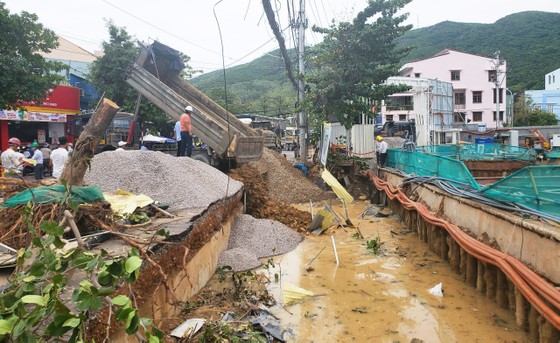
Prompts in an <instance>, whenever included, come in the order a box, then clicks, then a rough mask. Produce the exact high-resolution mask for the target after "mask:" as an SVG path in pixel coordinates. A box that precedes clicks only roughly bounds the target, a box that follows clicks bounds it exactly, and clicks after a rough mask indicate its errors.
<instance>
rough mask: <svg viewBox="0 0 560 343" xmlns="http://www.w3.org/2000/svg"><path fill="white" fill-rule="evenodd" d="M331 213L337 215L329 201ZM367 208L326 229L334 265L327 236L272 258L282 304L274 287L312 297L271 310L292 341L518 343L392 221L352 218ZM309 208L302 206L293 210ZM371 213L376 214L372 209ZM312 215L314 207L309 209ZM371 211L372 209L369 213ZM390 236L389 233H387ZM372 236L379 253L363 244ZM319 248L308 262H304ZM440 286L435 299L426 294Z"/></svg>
mask: <svg viewBox="0 0 560 343" xmlns="http://www.w3.org/2000/svg"><path fill="white" fill-rule="evenodd" d="M333 205H334V208H335V211H336V212H338V213H341V214H342V213H344V212H343V211H344V210H343V209H342V208H341V207H340V206H337V205H336V203H333ZM368 207H369V204H368V203H366V202H363V201H357V202H356V204H353V205H350V207H349V217H350V219H351V221H352V222H353V223H354V224H355V225H359V228H360V231H361V232H362V233H363V235H364V238H365V239H363V240H362V239H356V238H354V237H352V235H353V234H354V233H356V230H355V229H352V228H347V229H346V231H345V230H343V229H337V230H335V231H334V233H333V236H334V238H335V242H336V247H337V250H338V255H339V260H340V264H339V265H338V266H337V264H336V259H335V256H334V252H333V248H332V245H331V237H330V234H329V235H321V236H310V237H308V238H307V239H306V240H304V241H303V242H302V243H301V244H300V245H299V246H298V248H297V249H296V250H294V251H292V252H290V253H288V254H286V255H283V256H279V257H276V258H275V262H276V270H274V271H272V272H271V273H279V274H281V279H280V282H278V283H274V284H272V285H271V290H272V292H273V293H274V295H275V297H276V299H279V302H282V288H283V285H285V284H288V283H290V284H293V285H296V286H299V287H302V288H304V289H307V290H310V291H313V292H314V293H315V294H316V296H314V297H311V298H309V299H307V300H306V301H303V302H301V303H298V304H293V305H288V306H283V307H282V306H279V307H277V308H275V309H274V314H275V315H276V316H278V317H279V318H280V319H281V320H282V323H283V325H285V327H289V328H290V329H291V330H292V332H293V335H292V336H291V338H290V341H293V342H351V341H355V342H410V341H411V340H412V339H414V338H416V339H420V340H423V341H425V342H525V341H529V339H528V337H527V335H526V334H525V333H524V332H522V331H520V330H518V329H516V327H515V318H514V316H513V314H512V313H510V312H509V311H507V310H504V309H501V308H499V307H498V306H497V305H496V304H495V303H494V302H493V301H490V300H487V299H486V298H485V297H484V296H483V295H481V294H479V293H477V291H476V290H475V289H474V288H472V287H469V286H467V285H466V284H465V283H463V282H462V281H461V280H460V279H459V277H458V275H456V274H454V273H453V272H452V271H451V269H450V267H449V265H448V264H447V263H446V262H444V261H442V260H441V259H440V258H439V257H438V256H436V255H435V254H433V253H431V252H430V251H428V250H427V248H426V245H424V244H423V243H421V242H419V240H418V237H417V236H416V234H414V233H409V232H407V231H406V228H405V227H404V226H403V225H402V223H400V222H399V220H398V219H397V218H392V217H389V218H375V217H373V216H366V217H365V219H363V220H357V219H356V218H357V217H358V216H359V215H360V214H361V213H362V212H363V211H364V210H365V209H366V208H368ZM301 208H302V209H309V205H307V206H301ZM375 209H376V208H375ZM315 210H317V209H315ZM376 210H377V209H376ZM391 231H393V233H391ZM378 235H379V237H380V239H381V241H382V242H384V244H383V246H382V253H380V254H379V256H375V255H373V254H372V253H370V252H368V250H367V249H366V247H365V246H364V245H363V244H364V242H365V241H366V240H371V239H374V238H375V237H377V236H378ZM323 247H326V248H325V249H324V250H323V252H322V253H321V254H319V256H318V257H317V258H316V259H315V260H314V261H313V262H312V264H311V267H312V268H313V270H311V269H308V267H309V261H311V260H312V259H313V257H315V256H316V255H317V254H318V253H319V252H320V251H321V249H323ZM439 282H442V283H443V289H444V296H443V298H438V297H435V296H433V295H431V294H429V292H428V290H429V289H430V288H431V287H433V286H434V285H436V284H437V283H439Z"/></svg>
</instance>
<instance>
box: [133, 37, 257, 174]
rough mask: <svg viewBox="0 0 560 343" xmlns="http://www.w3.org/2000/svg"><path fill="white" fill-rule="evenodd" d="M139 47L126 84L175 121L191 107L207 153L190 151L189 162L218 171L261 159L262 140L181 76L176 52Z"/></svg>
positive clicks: (159, 46) (161, 46)
mask: <svg viewBox="0 0 560 343" xmlns="http://www.w3.org/2000/svg"><path fill="white" fill-rule="evenodd" d="M139 46H140V53H139V55H138V57H137V59H136V62H135V63H134V65H132V66H131V67H130V68H129V70H128V71H127V74H126V82H127V83H128V84H129V85H130V86H132V87H133V88H134V89H135V90H137V91H138V92H139V93H140V94H142V96H144V97H146V98H147V99H148V100H150V101H151V102H152V103H154V104H155V105H156V106H157V107H159V108H160V109H161V110H162V111H164V112H165V113H166V114H167V115H168V116H169V117H170V118H172V119H174V120H179V117H180V116H181V114H182V113H183V112H184V108H185V107H186V106H187V105H190V106H192V107H193V109H194V112H193V113H192V114H191V123H192V131H193V134H194V135H196V136H197V137H199V138H200V139H201V140H202V141H203V142H204V143H205V144H206V146H207V149H206V150H203V151H200V150H196V151H193V156H192V158H194V159H197V160H200V161H203V162H206V163H208V164H211V165H214V166H217V167H218V166H220V165H221V166H229V165H231V164H232V163H235V164H240V163H245V162H251V161H256V160H259V159H260V158H261V156H262V153H263V147H264V138H263V136H262V135H260V134H259V133H258V132H257V131H256V130H255V129H253V128H251V127H250V126H249V125H247V124H244V123H242V122H241V121H240V120H239V119H237V118H236V117H235V116H234V115H233V114H231V113H229V112H228V111H226V110H225V109H224V108H223V107H221V106H220V105H218V104H217V103H216V102H214V101H213V100H212V99H210V98H209V97H208V96H206V95H205V94H204V93H202V92H201V91H199V90H198V89H196V88H195V87H194V86H192V85H191V84H189V83H188V82H187V81H185V80H184V79H183V78H182V77H181V76H180V73H181V72H182V71H183V69H184V68H185V64H184V63H183V59H182V54H181V53H180V52H179V51H177V50H174V49H172V48H170V47H168V46H167V45H164V44H162V43H160V42H157V41H155V42H153V43H152V44H150V45H147V46H146V45H143V44H141V43H140V44H139ZM224 162H226V163H224Z"/></svg>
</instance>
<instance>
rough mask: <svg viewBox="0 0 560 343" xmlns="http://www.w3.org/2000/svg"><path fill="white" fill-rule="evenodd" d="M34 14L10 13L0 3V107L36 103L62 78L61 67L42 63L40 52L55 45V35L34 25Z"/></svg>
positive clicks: (35, 23) (53, 63)
mask: <svg viewBox="0 0 560 343" xmlns="http://www.w3.org/2000/svg"><path fill="white" fill-rule="evenodd" d="M37 19H38V17H37V15H35V14H32V13H28V12H21V14H10V12H9V11H8V9H7V8H6V7H5V4H4V3H3V2H0V108H14V107H16V105H15V104H16V103H17V102H18V101H25V102H29V101H40V100H41V99H43V98H44V97H45V94H46V92H47V90H48V89H50V88H52V87H54V86H55V85H57V84H59V83H60V82H61V81H62V80H64V77H63V76H61V75H58V74H56V72H59V71H61V70H63V69H64V64H63V63H60V62H54V61H46V60H45V59H44V58H43V56H41V54H40V53H48V52H50V51H51V50H52V49H54V48H56V47H57V46H58V40H57V37H56V34H55V33H54V32H53V31H51V30H49V29H46V28H45V27H43V25H42V24H40V23H38V22H37Z"/></svg>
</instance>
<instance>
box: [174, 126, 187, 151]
mask: <svg viewBox="0 0 560 343" xmlns="http://www.w3.org/2000/svg"><path fill="white" fill-rule="evenodd" d="M173 131H175V137H173V138H175V141H176V142H177V157H179V156H183V155H184V154H185V150H181V149H182V148H184V147H183V146H182V145H181V122H180V121H179V120H177V122H175V127H174V128H173Z"/></svg>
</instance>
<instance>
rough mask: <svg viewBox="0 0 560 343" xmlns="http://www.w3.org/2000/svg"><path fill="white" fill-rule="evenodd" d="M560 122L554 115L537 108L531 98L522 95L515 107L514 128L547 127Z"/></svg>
mask: <svg viewBox="0 0 560 343" xmlns="http://www.w3.org/2000/svg"><path fill="white" fill-rule="evenodd" d="M557 123H558V120H557V119H556V115H555V114H554V113H550V112H546V111H544V110H542V109H541V108H537V107H535V106H534V104H533V100H532V99H531V98H530V97H525V95H521V96H519V97H518V98H517V100H516V101H515V104H514V105H513V125H514V126H545V125H556V124H557Z"/></svg>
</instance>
